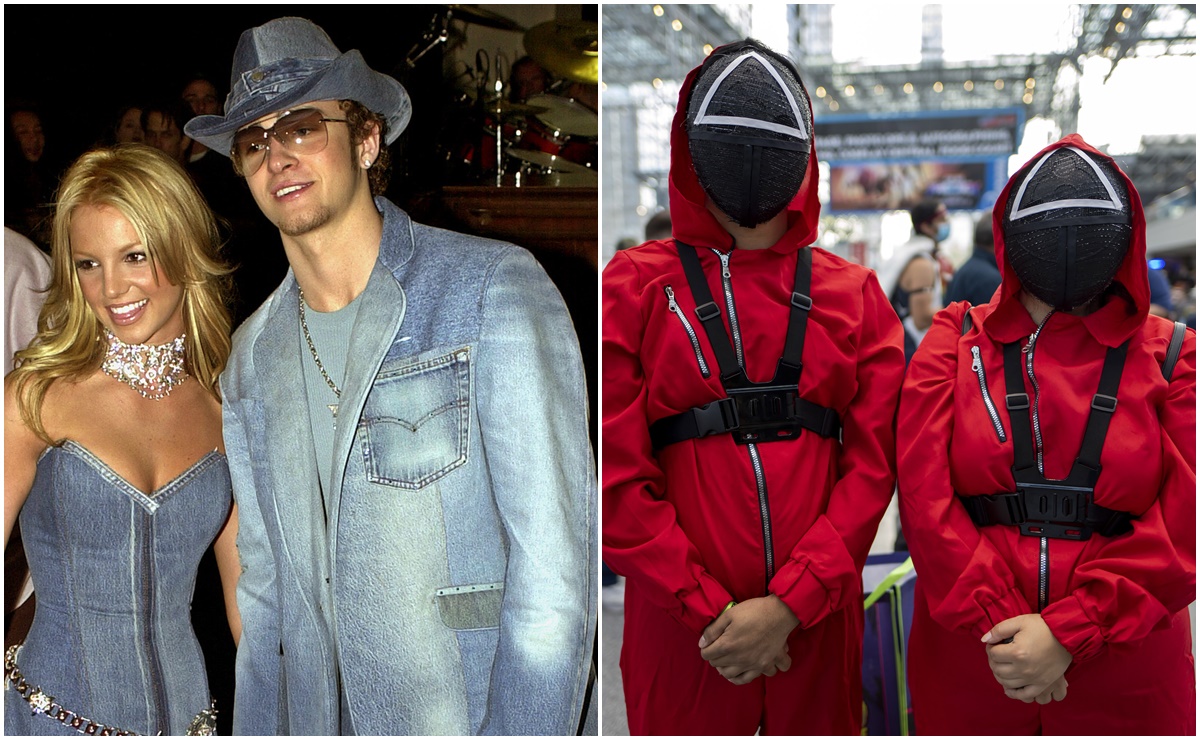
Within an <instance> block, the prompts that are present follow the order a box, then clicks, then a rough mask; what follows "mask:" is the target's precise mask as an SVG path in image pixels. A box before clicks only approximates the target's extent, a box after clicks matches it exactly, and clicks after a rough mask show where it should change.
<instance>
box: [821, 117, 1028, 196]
mask: <svg viewBox="0 0 1200 740" xmlns="http://www.w3.org/2000/svg"><path fill="white" fill-rule="evenodd" d="M815 125H816V134H817V136H816V140H817V153H818V155H819V156H820V158H821V159H822V160H823V161H825V162H828V163H829V166H830V198H831V200H830V203H829V209H830V210H831V211H835V212H853V211H879V210H896V209H907V208H911V207H912V206H913V205H915V204H916V203H917V202H918V201H920V200H921V199H923V198H938V199H940V200H942V201H943V202H944V203H945V204H946V207H948V208H950V209H953V210H959V209H964V210H979V209H983V208H990V207H991V206H992V204H993V203H995V200H996V196H997V195H998V194H999V192H1000V190H1001V189H1002V188H1003V187H1004V183H1005V181H1006V180H1007V178H1008V157H1009V156H1010V155H1012V154H1014V153H1015V152H1016V150H1017V146H1018V145H1019V144H1020V141H1021V135H1022V133H1023V130H1024V125H1025V115H1024V111H1023V110H1022V109H1020V108H1001V109H991V110H974V111H938V112H918V113H906V114H888V115H876V114H870V115H852V116H823V117H821V118H820V119H818V120H817V121H815Z"/></svg>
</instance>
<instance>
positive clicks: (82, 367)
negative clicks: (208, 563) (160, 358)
mask: <svg viewBox="0 0 1200 740" xmlns="http://www.w3.org/2000/svg"><path fill="white" fill-rule="evenodd" d="M56 200H57V202H56V204H55V213H54V227H53V228H54V231H53V239H52V244H51V250H50V262H51V272H52V275H51V280H50V288H49V290H48V292H47V295H46V302H45V304H43V306H42V310H41V313H40V314H39V316H38V332H37V336H36V337H35V338H34V339H33V341H32V342H30V344H29V346H28V347H26V348H25V349H23V350H21V351H20V352H17V353H16V355H15V362H16V364H17V367H16V369H15V370H13V371H12V374H11V375H10V376H9V377H10V380H12V381H13V383H14V388H15V392H16V393H15V395H16V401H17V406H18V408H19V410H20V412H21V419H22V420H23V421H24V422H25V425H26V426H27V427H29V429H31V430H33V432H34V433H36V434H37V435H38V436H39V437H41V438H42V439H43V440H45V441H46V442H47V443H48V444H55V442H54V440H51V439H50V438H49V436H48V435H47V434H46V430H45V428H44V427H43V426H42V421H41V409H42V402H43V401H44V400H45V397H46V391H47V390H48V389H49V388H50V385H51V384H52V383H53V382H54V381H55V380H58V379H59V378H67V379H70V380H75V379H81V378H83V377H86V376H87V375H88V374H89V373H92V372H94V371H95V370H96V369H97V368H99V366H100V362H101V360H102V359H103V357H104V353H105V349H106V345H105V343H104V342H102V341H100V339H101V337H102V329H103V325H102V324H101V323H100V320H99V319H98V318H97V317H96V314H95V312H93V311H92V309H91V307H90V306H89V305H88V303H87V301H86V300H85V299H84V297H83V292H82V291H81V290H80V287H79V279H78V277H77V276H76V273H75V264H74V260H73V259H72V257H71V221H72V218H73V217H74V214H75V210H76V209H77V208H79V207H80V206H85V205H86V206H107V207H110V208H115V209H116V210H117V211H119V212H120V213H121V215H122V216H124V217H125V218H126V219H128V220H129V223H130V225H132V226H133V229H134V231H135V232H137V235H138V238H139V239H140V240H141V243H142V244H143V245H144V246H145V247H146V252H147V254H148V255H149V259H150V262H151V265H152V266H153V267H154V268H155V269H157V267H158V266H160V265H161V267H162V271H163V273H164V274H165V275H166V277H167V280H169V281H170V282H171V284H173V285H179V286H182V288H183V320H184V325H185V327H186V329H185V331H186V332H187V339H186V340H185V358H184V365H185V368H186V370H187V372H188V374H189V375H192V376H193V377H195V379H196V381H197V382H198V383H200V385H201V386H202V387H203V388H204V389H205V390H207V391H208V392H210V393H211V394H212V395H213V396H214V397H215V398H216V399H217V400H218V401H219V400H220V398H221V396H220V389H219V388H218V386H217V378H218V376H219V375H220V374H221V370H222V369H223V368H224V367H225V362H226V360H228V359H229V351H230V347H231V344H230V337H229V333H230V318H229V309H228V306H227V295H228V292H229V273H230V268H229V267H228V266H227V265H226V264H225V263H224V262H223V261H222V260H221V258H220V257H219V252H220V248H221V241H220V236H219V234H218V231H217V222H216V219H215V218H214V216H213V213H212V211H210V210H209V208H208V205H207V204H206V203H205V201H204V196H202V195H201V194H200V191H199V190H197V189H196V186H195V185H194V184H193V183H192V180H191V178H190V177H188V174H187V173H186V172H185V171H184V170H183V168H182V167H181V166H180V165H179V164H178V163H177V162H175V161H174V160H172V159H170V158H169V157H167V156H166V155H165V154H163V153H162V152H160V151H158V150H157V149H153V148H151V147H148V146H145V145H143V144H119V145H117V146H114V147H110V148H106V149H96V150H94V151H90V152H87V153H86V154H84V155H83V156H81V157H80V158H79V159H77V160H75V163H74V164H72V165H71V167H70V169H68V170H67V172H66V174H65V175H63V178H62V182H61V183H60V185H59V189H58V196H57V199H56Z"/></svg>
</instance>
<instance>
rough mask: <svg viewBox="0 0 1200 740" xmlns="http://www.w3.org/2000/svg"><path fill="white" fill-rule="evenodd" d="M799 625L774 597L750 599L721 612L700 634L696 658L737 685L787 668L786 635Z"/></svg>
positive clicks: (788, 660)
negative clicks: (702, 659)
mask: <svg viewBox="0 0 1200 740" xmlns="http://www.w3.org/2000/svg"><path fill="white" fill-rule="evenodd" d="M799 624H800V620H798V619H796V615H795V614H792V610H791V609H789V608H788V607H787V605H786V604H784V603H783V602H782V601H780V600H779V597H778V596H775V595H774V594H771V595H770V596H764V597H761V598H757V599H750V600H749V601H743V602H741V603H740V604H737V605H736V606H734V607H733V608H731V609H728V610H726V611H725V612H723V613H722V614H721V615H720V616H719V617H717V618H716V619H714V620H713V622H712V624H710V625H708V627H706V628H705V630H704V634H703V635H702V636H701V637H700V657H702V658H704V659H705V660H707V661H708V663H709V665H711V666H712V667H713V668H716V669H717V671H718V672H719V673H720V674H721V675H722V676H724V677H725V678H727V679H729V680H730V681H731V682H732V683H735V684H738V685H741V684H746V683H750V682H751V681H753V680H754V679H756V678H758V677H759V676H773V675H775V673H776V671H778V670H783V671H786V670H787V669H788V668H790V667H791V662H792V661H791V657H790V656H789V655H788V652H787V638H788V635H789V634H791V632H792V630H793V629H795V628H796V626H797V625H799Z"/></svg>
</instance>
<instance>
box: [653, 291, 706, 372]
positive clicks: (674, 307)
mask: <svg viewBox="0 0 1200 740" xmlns="http://www.w3.org/2000/svg"><path fill="white" fill-rule="evenodd" d="M663 290H664V291H665V292H666V294H667V308H668V309H669V310H670V311H671V313H673V314H675V315H676V316H678V317H679V321H680V323H682V324H683V330H684V331H686V332H687V335H688V339H690V340H691V342H692V351H693V352H695V353H696V364H698V365H699V366H700V374H701V375H703V376H704V377H706V378H707V377H708V376H709V375H711V374H712V373H710V372H709V370H708V363H707V362H705V361H704V353H703V352H701V351H700V338H699V337H697V336H696V330H695V329H693V328H692V324H691V322H689V321H688V320H687V316H686V315H685V314H684V313H683V309H681V308H680V307H679V304H678V303H676V302H675V291H674V289H672V288H671V286H670V285H668V286H666V287H665V288H663Z"/></svg>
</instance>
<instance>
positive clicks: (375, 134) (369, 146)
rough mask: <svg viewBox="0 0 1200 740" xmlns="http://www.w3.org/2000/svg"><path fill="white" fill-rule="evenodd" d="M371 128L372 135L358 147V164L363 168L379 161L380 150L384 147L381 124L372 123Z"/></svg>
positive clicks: (368, 135)
mask: <svg viewBox="0 0 1200 740" xmlns="http://www.w3.org/2000/svg"><path fill="white" fill-rule="evenodd" d="M370 126H371V133H369V134H367V136H366V137H365V138H364V139H363V140H362V142H361V143H359V145H358V163H359V164H360V165H362V166H363V167H369V165H373V164H375V162H377V161H378V160H379V150H380V148H381V147H382V145H383V142H382V141H381V138H382V137H381V136H380V135H379V133H380V126H379V122H378V121H371V122H370Z"/></svg>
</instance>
